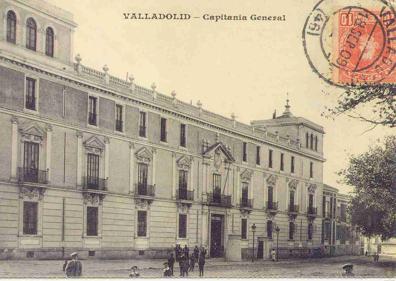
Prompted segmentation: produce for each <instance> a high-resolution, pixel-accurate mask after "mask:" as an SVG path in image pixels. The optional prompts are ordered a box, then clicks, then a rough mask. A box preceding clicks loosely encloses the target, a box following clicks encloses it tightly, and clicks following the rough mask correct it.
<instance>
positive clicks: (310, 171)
mask: <svg viewBox="0 0 396 281" xmlns="http://www.w3.org/2000/svg"><path fill="white" fill-rule="evenodd" d="M309 177H310V178H313V163H312V162H310V163H309Z"/></svg>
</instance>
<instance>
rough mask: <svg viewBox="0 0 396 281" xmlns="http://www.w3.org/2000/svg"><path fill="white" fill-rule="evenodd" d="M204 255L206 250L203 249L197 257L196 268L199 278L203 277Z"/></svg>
mask: <svg viewBox="0 0 396 281" xmlns="http://www.w3.org/2000/svg"><path fill="white" fill-rule="evenodd" d="M205 255H206V250H205V249H203V250H202V251H201V252H200V253H199V257H198V267H199V276H200V277H203V276H204V267H205Z"/></svg>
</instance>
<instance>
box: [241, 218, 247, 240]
mask: <svg viewBox="0 0 396 281" xmlns="http://www.w3.org/2000/svg"><path fill="white" fill-rule="evenodd" d="M241 238H242V239H247V219H242V221H241Z"/></svg>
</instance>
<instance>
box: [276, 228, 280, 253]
mask: <svg viewBox="0 0 396 281" xmlns="http://www.w3.org/2000/svg"><path fill="white" fill-rule="evenodd" d="M279 231H280V228H279V226H277V227H276V228H275V232H276V261H278V254H279V248H278V245H279Z"/></svg>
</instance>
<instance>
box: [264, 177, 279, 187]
mask: <svg viewBox="0 0 396 281" xmlns="http://www.w3.org/2000/svg"><path fill="white" fill-rule="evenodd" d="M277 180H278V177H277V176H275V175H269V176H268V177H267V179H266V181H267V184H268V185H271V186H275V185H276V181H277Z"/></svg>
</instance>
